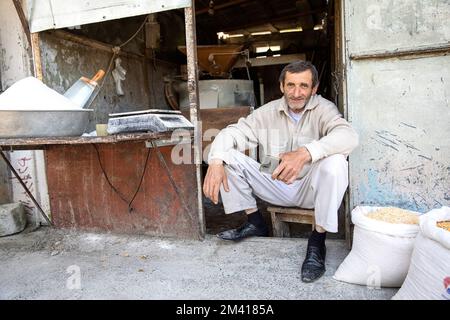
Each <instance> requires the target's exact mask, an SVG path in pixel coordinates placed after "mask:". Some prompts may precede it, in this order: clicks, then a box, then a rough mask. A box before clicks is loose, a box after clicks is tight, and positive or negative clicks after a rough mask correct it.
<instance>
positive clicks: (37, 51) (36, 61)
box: [31, 32, 44, 81]
mask: <svg viewBox="0 0 450 320" xmlns="http://www.w3.org/2000/svg"><path fill="white" fill-rule="evenodd" d="M31 52H32V54H33V65H34V76H35V77H36V78H38V79H39V80H41V81H43V79H44V74H43V72H42V60H41V47H40V45H39V33H38V32H35V33H32V34H31Z"/></svg>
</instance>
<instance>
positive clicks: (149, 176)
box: [0, 132, 202, 238]
mask: <svg viewBox="0 0 450 320" xmlns="http://www.w3.org/2000/svg"><path fill="white" fill-rule="evenodd" d="M170 136H171V133H170V132H169V133H127V134H118V135H111V136H105V137H54V138H53V137H52V138H14V139H0V149H1V150H2V151H10V150H11V151H12V150H36V149H43V150H44V152H45V162H46V174H47V184H48V192H49V198H50V208H51V212H52V222H53V223H54V225H55V226H56V227H63V228H76V229H84V230H92V231H95V230H103V231H113V232H120V233H136V234H150V235H157V236H175V237H183V238H201V236H200V234H201V228H202V226H200V220H199V216H198V214H197V213H198V210H199V209H198V202H197V192H199V191H198V190H197V182H196V169H195V164H182V165H176V164H174V163H173V162H172V161H171V160H170V159H171V151H172V146H160V147H157V146H156V145H155V144H153V148H151V149H149V148H147V147H146V144H145V142H146V141H157V140H168V139H170ZM2 155H3V152H2ZM147 157H148V160H147ZM5 161H7V158H5ZM144 164H146V165H147V167H146V168H144ZM108 180H109V182H108ZM139 181H140V184H139ZM110 183H111V185H112V186H113V187H114V188H115V189H117V190H116V191H114V188H112V187H111V185H110ZM138 185H139V186H140V188H139V190H138V192H136V191H137V189H136V187H137V186H138ZM24 187H26V186H24ZM133 194H135V198H134V200H133V204H132V208H133V210H132V211H131V212H130V210H129V209H130V205H129V204H128V203H126V201H125V200H131V198H132V195H133ZM36 203H37V202H36ZM36 203H35V204H36ZM39 208H40V207H39ZM41 211H42V210H41ZM42 214H44V213H43V212H42Z"/></svg>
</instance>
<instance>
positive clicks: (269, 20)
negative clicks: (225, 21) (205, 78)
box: [218, 7, 327, 32]
mask: <svg viewBox="0 0 450 320" xmlns="http://www.w3.org/2000/svg"><path fill="white" fill-rule="evenodd" d="M326 10H327V8H326V7H323V8H319V9H316V10H310V11H306V12H299V13H295V14H291V15H289V16H287V15H279V16H274V17H271V18H264V19H256V20H253V21H250V22H249V23H247V24H244V25H235V26H229V27H227V28H225V29H220V30H218V31H221V32H230V31H235V30H236V29H247V28H250V27H254V26H258V25H265V24H267V23H275V22H278V21H287V20H293V19H296V18H299V17H304V16H309V15H312V14H316V13H322V12H325V11H326Z"/></svg>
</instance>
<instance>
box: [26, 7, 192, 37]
mask: <svg viewBox="0 0 450 320" xmlns="http://www.w3.org/2000/svg"><path fill="white" fill-rule="evenodd" d="M190 5H191V1H190V0H151V1H147V0H90V1H63V0H46V1H42V0H27V2H26V8H27V12H28V21H29V24H30V29H31V32H39V31H43V30H48V29H58V28H66V27H73V26H78V25H83V24H87V23H95V22H102V21H107V20H113V19H121V18H127V17H132V16H138V15H144V14H149V13H154V12H160V11H166V10H172V9H179V8H186V7H189V6H190Z"/></svg>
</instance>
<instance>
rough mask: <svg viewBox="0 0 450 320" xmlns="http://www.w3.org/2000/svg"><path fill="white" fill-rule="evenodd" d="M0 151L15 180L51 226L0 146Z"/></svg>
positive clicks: (50, 223)
mask: <svg viewBox="0 0 450 320" xmlns="http://www.w3.org/2000/svg"><path fill="white" fill-rule="evenodd" d="M0 153H1V155H2V158H3V160H5V162H6V164H7V165H8V167H9V169H10V170H11V171H12V173H13V174H14V176H15V177H16V178H17V180H19V182H20V184H21V185H22V187H23V188H24V189H25V192H26V193H27V195H28V196H29V197H30V199H31V200H32V201H33V203H34V205H35V206H36V208H38V210H39V212H40V213H41V215H42V217H44V219H45V221H47V223H48V224H49V225H51V226H53V222H51V221H50V219H49V218H48V217H47V215H46V214H45V212H44V210H42V208H41V206H40V205H39V203H38V202H37V201H36V199H35V198H34V196H33V194H32V193H31V192H30V190H28V187H27V186H26V185H25V183H24V182H23V181H22V178H20V176H19V174H18V173H17V171H16V169H14V167H13V166H12V164H11V162H9V159H8V158H7V157H6V155H5V153H4V152H3V150H2V148H1V147H0Z"/></svg>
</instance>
